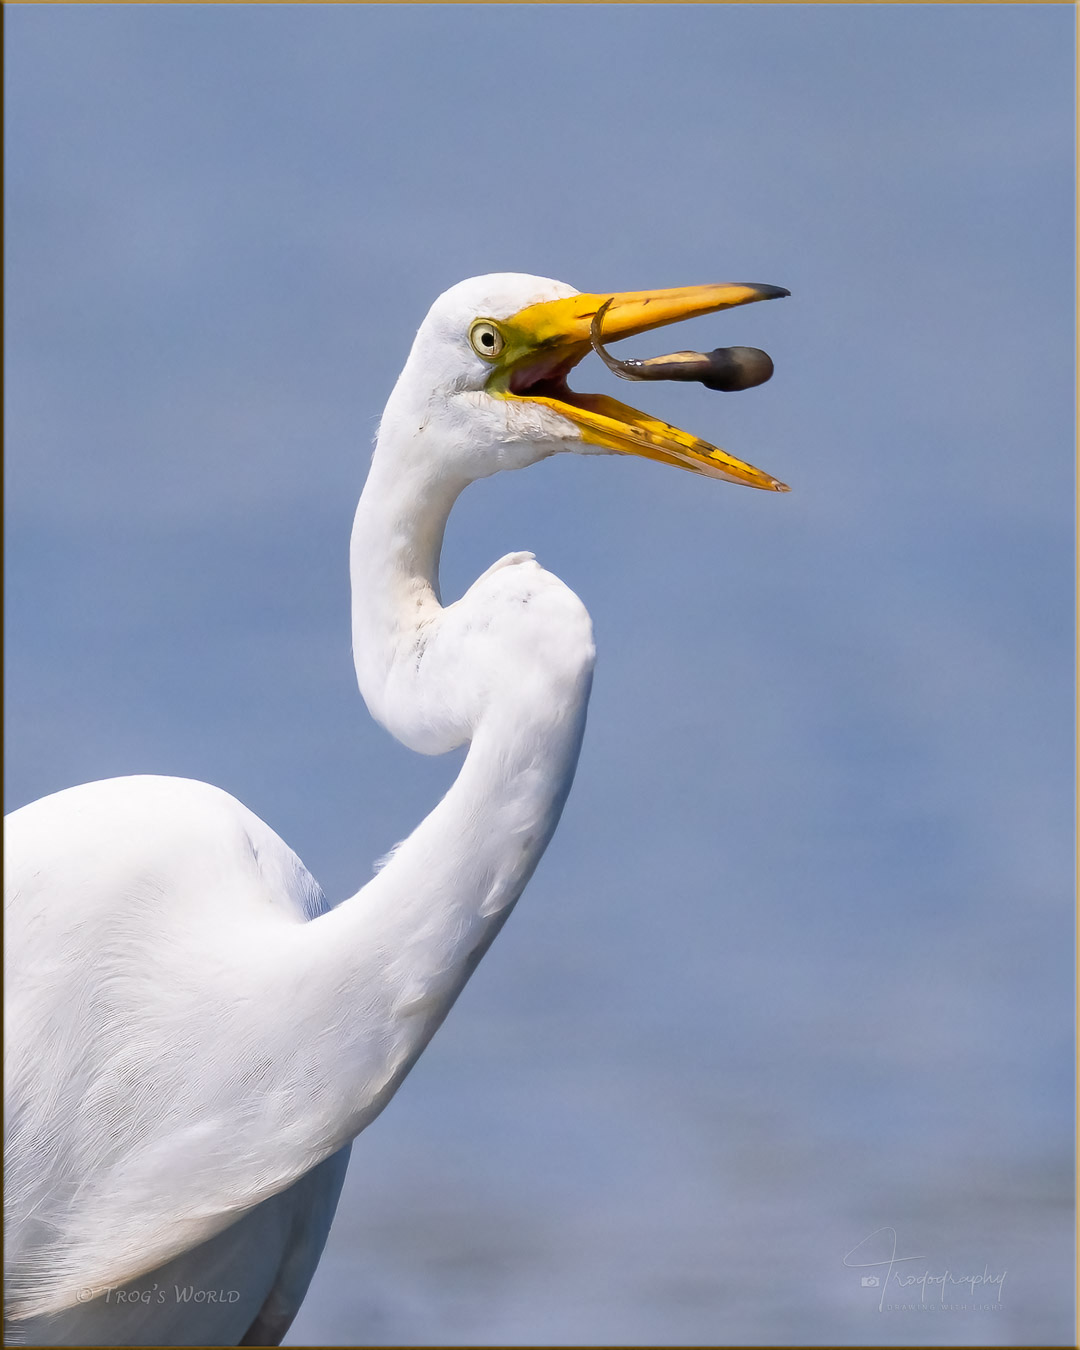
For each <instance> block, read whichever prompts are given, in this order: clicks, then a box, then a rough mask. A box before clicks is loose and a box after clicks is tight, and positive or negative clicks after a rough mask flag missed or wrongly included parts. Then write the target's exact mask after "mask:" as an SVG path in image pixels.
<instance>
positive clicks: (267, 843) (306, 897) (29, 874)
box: [5, 275, 783, 1344]
mask: <svg viewBox="0 0 1080 1350" xmlns="http://www.w3.org/2000/svg"><path fill="white" fill-rule="evenodd" d="M776 291H777V288H760V287H758V288H755V287H747V286H741V285H740V286H735V287H709V288H704V289H703V290H701V291H697V290H695V291H693V292H691V291H690V289H689V288H688V289H686V290H685V291H669V292H655V293H644V292H642V293H633V294H630V295H628V296H626V297H623V301H622V309H621V310H617V309H616V308H612V309H611V314H613V315H616V316H618V314H620V313H621V314H622V316H623V317H622V318H621V319H618V318H616V322H621V323H622V325H623V331H625V332H627V333H629V332H632V331H640V330H642V329H643V328H645V327H655V326H656V325H657V323H659V322H670V321H672V318H673V317H679V315H680V314H681V313H682V312H683V311H686V312H690V309H689V307H690V305H691V303H693V304H694V305H696V308H694V309H693V311H692V312H694V313H700V312H705V311H706V310H708V309H715V308H723V307H727V306H728V305H730V304H737V303H738V304H741V303H746V301H747V300H748V299H757V298H768V295H767V292H769V293H771V292H776ZM777 293H779V292H777ZM643 296H644V297H645V298H644V299H642V297H643ZM617 299H618V298H617ZM654 300H655V304H653V301H654ZM598 303H599V302H598V301H597V299H596V297H590V296H579V295H578V293H577V292H576V291H574V290H573V289H572V288H571V287H568V286H564V285H562V284H561V283H558V282H552V281H546V280H543V279H540V278H535V277H523V276H517V275H506V276H495V277H485V278H479V279H477V280H474V281H472V282H466V283H462V284H461V285H460V286H457V287H454V288H453V289H452V290H450V291H448V292H447V293H446V294H445V295H444V296H442V297H441V298H440V299H439V300H438V301H437V302H436V304H435V305H434V306H433V308H432V310H431V312H430V314H429V315H428V317H427V319H426V320H425V322H424V324H423V325H422V326H421V328H420V331H419V333H418V334H417V338H416V342H415V344H414V346H413V349H412V352H411V354H410V356H409V360H408V362H407V364H406V366H405V369H404V371H403V372H402V375H401V377H400V379H399V381H398V384H397V386H396V387H395V390H394V392H393V394H392V396H391V398H390V402H389V403H388V405H387V409H386V412H385V414H384V417H383V421H382V425H381V427H380V431H379V437H378V443H377V447H376V451H375V455H374V459H373V462H372V467H371V472H370V475H369V477H368V481H367V484H366V485H365V488H364V492H363V495H362V497H361V500H360V503H359V506H358V508H357V514H356V524H355V527H354V531H353V540H352V556H351V568H352V581H353V636H354V656H355V661H356V672H357V678H358V680H359V684H360V689H361V692H362V693H363V695H364V698H365V700H366V702H367V704H368V707H369V709H370V711H371V712H372V714H373V715H374V716H375V717H376V718H377V719H378V720H379V721H380V722H381V723H382V724H383V725H384V726H386V727H387V728H388V729H389V730H390V731H391V732H392V733H393V734H394V735H395V736H397V737H398V738H399V739H400V740H402V741H403V742H404V743H405V744H406V745H409V746H411V747H413V748H414V749H416V750H419V751H422V752H424V753H428V754H437V753H441V752H442V751H445V750H448V749H451V748H452V747H454V746H457V745H461V744H462V743H465V742H468V743H469V746H470V748H469V752H468V755H467V757H466V759H465V763H464V765H463V767H462V769H461V772H460V774H459V775H458V778H457V780H456V781H455V783H454V785H453V787H452V788H451V789H450V791H449V792H448V793H447V795H446V797H445V798H444V799H443V800H442V801H441V802H440V803H439V805H438V806H436V808H435V809H434V810H433V811H432V812H431V814H430V815H429V816H428V817H427V818H426V819H425V820H424V821H423V822H422V823H421V824H420V825H419V826H418V827H417V829H416V830H415V831H414V832H413V833H412V834H411V835H410V836H409V838H408V839H407V840H405V841H404V842H403V843H402V844H400V845H399V846H398V847H397V848H396V849H395V850H394V851H393V853H392V855H391V856H390V858H389V860H388V861H387V862H386V864H385V865H384V866H383V868H382V870H381V871H379V872H378V873H377V874H376V875H375V876H374V877H373V878H372V879H371V880H370V881H368V882H367V884H366V885H364V886H363V887H362V888H361V889H360V890H359V891H358V892H357V893H356V894H355V895H353V896H352V897H351V898H349V899H346V900H344V901H342V903H340V904H339V905H337V906H336V907H335V908H333V909H330V908H328V906H327V904H326V902H325V900H324V897H323V895H322V892H321V891H320V889H319V887H318V885H317V884H316V883H315V881H314V880H313V879H312V877H311V876H310V874H309V873H308V872H307V870H306V869H305V868H304V866H303V864H302V863H301V862H300V860H299V859H298V858H297V857H296V855H295V854H294V853H293V852H292V851H291V850H290V849H289V848H288V847H287V846H286V845H285V844H284V843H283V842H282V840H281V839H280V838H278V836H277V835H276V834H275V833H274V832H273V831H272V830H271V829H270V828H269V827H268V826H267V825H265V824H264V823H263V822H262V821H261V820H260V819H259V818H258V817H257V816H255V815H253V814H252V813H251V812H250V811H248V810H247V809H246V808H245V807H244V806H242V805H241V804H240V803H239V802H237V801H236V800H234V799H233V798H232V797H230V796H229V795H228V794H227V793H224V792H221V791H220V790H218V789H217V788H213V787H209V786H207V785H205V784H202V783H195V782H189V781H187V780H179V779H171V778H151V777H143V778H120V779H113V780H109V781H106V782H100V783H91V784H87V785H85V786H83V787H77V788H71V789H69V790H67V791H64V792H58V793H56V794H55V795H53V796H50V797H46V798H43V799H42V800H40V801H37V802H34V803H32V804H31V805H29V806H26V807H23V808H22V809H21V810H18V811H15V812H14V813H13V814H12V815H11V816H10V817H8V819H7V822H6V856H5V863H6V867H5V873H6V875H5V918H6V967H5V971H6V979H5V986H6V1000H7V1002H6V1027H5V1032H6V1058H5V1084H6V1108H7V1126H6V1128H7V1137H6V1188H5V1223H6V1252H5V1257H6V1266H5V1300H6V1309H7V1313H8V1316H9V1318H10V1319H11V1325H10V1330H9V1339H10V1340H12V1341H14V1340H17V1339H22V1340H25V1341H28V1342H31V1343H36V1344H41V1343H54V1344H79V1343H84V1344H85V1343H91V1344H95V1343H96V1344H101V1343H106V1344H108V1343H111V1344H134V1343H142V1344H201V1343H218V1344H225V1343H233V1344H235V1343H237V1342H239V1341H243V1340H247V1341H249V1342H250V1343H256V1344H268V1343H276V1342H277V1341H278V1340H279V1339H280V1337H281V1336H282V1335H283V1334H284V1332H285V1330H286V1329H287V1327H288V1325H289V1322H290V1321H291V1319H292V1316H293V1315H294V1313H295V1311H296V1309H297V1308H298V1306H299V1303H300V1301H301V1299H302V1298H303V1295H304V1292H305V1290H306V1288H307V1285H308V1282H309V1280H310V1278H311V1275H312V1273H313V1271H314V1269H315V1265H316V1263H317V1261H318V1258H319V1254H320V1252H321V1250H322V1246H323V1243H324V1241H325V1239H326V1235H327V1231H328V1229H329V1225H330V1221H331V1219H332V1216H333V1211H334V1206H335V1204H336V1202H337V1197H338V1193H339V1191H340V1188H341V1184H342V1180H343V1177H344V1171H345V1165H346V1161H347V1156H348V1147H349V1143H350V1141H351V1140H352V1139H353V1138H354V1137H355V1136H356V1135H357V1134H358V1133H359V1132H360V1131H361V1130H362V1129H363V1128H364V1126H365V1125H367V1124H368V1123H369V1121H371V1120H372V1119H373V1118H374V1117H375V1116H376V1115H377V1114H378V1113H379V1111H381V1110H382V1108H383V1106H385V1105H386V1103H387V1101H388V1100H389V1099H390V1097H391V1096H392V1095H393V1093H394V1091H395V1089H396V1088H397V1086H398V1084H399V1083H400V1082H401V1080H402V1079H403V1078H404V1076H405V1075H406V1074H407V1073H408V1071H409V1069H410V1067H411V1066H412V1064H413V1063H414V1062H415V1060H416V1058H417V1056H418V1055H419V1054H420V1053H421V1051H422V1050H423V1049H424V1047H425V1046H426V1045H427V1043H428V1041H429V1040H430V1038H431V1036H432V1035H433V1034H434V1032H435V1030H436V1029H437V1028H438V1026H439V1024H440V1023H441V1022H442V1019H443V1018H444V1017H445V1016H446V1013H447V1012H448V1010H449V1008H450V1007H451V1005H452V1004H453V1002H454V999H455V998H456V997H457V995H458V993H459V992H460V990H461V988H462V986H463V985H464V983H465V981H466V980H467V979H468V977H469V975H470V974H471V972H472V971H473V969H474V968H475V966H476V963H477V962H478V961H479V959H480V958H481V956H482V955H483V953H484V952H485V951H486V949H487V947H488V945H489V943H490V942H491V940H492V939H493V937H494V936H495V934H496V933H497V931H498V929H499V927H500V926H501V924H502V923H503V921H504V920H505V918H506V916H507V914H508V913H509V911H510V909H511V907H512V906H513V904H514V903H515V901H516V900H517V898H518V896H519V895H520V894H521V891H522V889H523V888H524V886H525V884H526V882H527V881H528V879H529V877H530V876H531V874H532V872H533V869H534V868H535V866H536V864H537V862H538V860H539V858H540V856H541V854H542V853H543V850H544V848H545V847H546V845H547V842H548V840H549V839H550V837H551V834H552V831H553V830H554V828H555V825H556V823H557V821H558V818H559V814H560V812H561V810H562V807H563V803H564V801H565V799H566V794H567V792H568V791H569V788H570V783H571V781H572V778H573V774H574V769H575V766H576V763H577V757H578V751H579V748H580V744H581V737H582V733H583V730H584V724H585V711H586V705H587V702H588V695H589V687H590V681H591V674H592V666H593V660H594V650H593V643H592V632H591V625H590V622H589V617H588V614H587V613H586V611H585V609H584V607H583V606H582V604H581V602H580V601H579V600H578V599H577V597H576V596H575V595H573V593H572V592H571V591H569V590H568V589H567V588H566V587H565V586H564V585H563V584H562V582H560V581H559V580H558V579H557V578H556V577H554V576H552V575H551V574H550V573H547V572H545V571H544V570H543V569H542V568H540V566H539V565H538V564H537V563H536V561H535V560H534V559H533V558H532V555H531V554H527V553H517V554H511V555H508V556H507V557H505V558H503V559H502V560H501V561H500V562H498V563H496V564H495V565H494V566H493V567H491V568H489V569H488V571H487V572H485V573H484V575H483V576H481V577H480V578H479V579H478V580H477V581H476V582H475V583H474V584H473V585H472V586H471V587H470V589H469V590H468V592H467V593H466V594H465V595H464V596H463V597H462V598H461V599H460V600H459V601H457V602H456V603H454V604H452V605H449V606H446V607H444V606H443V605H442V602H441V599H440V595H439V589H438V564H439V553H440V549H441V546H442V539H443V531H444V527H445V524H446V519H447V516H448V515H449V512H450V510H451V507H452V506H453V504H454V501H455V500H456V498H457V496H458V494H459V493H460V492H461V490H462V489H463V488H464V487H465V486H466V485H467V484H468V483H469V482H471V481H473V480H474V479H476V478H478V477H481V476H483V475H485V474H490V473H493V472H495V471H496V470H498V469H504V468H519V467H522V466H524V465H527V464H531V463H533V462H534V461H536V460H538V459H542V458H544V457H545V456H547V455H550V454H553V453H556V452H558V451H560V450H575V451H579V452H582V451H585V450H590V451H591V452H593V453H596V452H597V447H600V449H599V452H600V453H606V452H609V449H608V450H606V449H605V448H604V447H614V448H615V449H618V450H623V451H625V452H628V453H644V454H647V455H649V456H650V457H652V458H660V459H662V460H665V462H670V463H680V464H682V463H684V462H685V463H687V466H688V467H695V466H696V467H697V468H698V471H700V472H704V473H707V474H709V475H711V476H714V477H729V478H730V477H732V476H733V474H734V475H735V476H736V477H737V481H741V479H739V477H738V475H742V476H743V477H745V478H746V481H752V482H754V485H756V486H761V485H762V484H765V485H771V486H772V487H773V489H774V490H781V489H782V487H783V485H782V484H777V483H776V480H773V479H771V478H769V477H768V476H767V475H762V474H760V472H759V471H757V470H753V469H751V468H750V467H749V466H744V465H741V462H740V461H735V460H732V459H730V457H726V456H724V452H721V451H717V450H715V449H714V448H711V447H709V446H707V445H706V444H705V443H704V442H700V441H697V440H696V439H695V438H692V437H688V436H687V435H686V434H685V433H681V432H678V431H677V430H676V429H674V428H666V429H665V428H664V427H663V424H652V423H650V424H648V426H647V427H646V428H645V429H644V430H642V429H641V428H642V426H645V423H644V421H643V418H644V415H641V414H637V413H635V412H634V410H633V409H627V408H625V407H623V405H618V404H614V403H613V402H611V401H610V400H608V401H607V402H606V403H604V404H603V405H602V406H601V405H600V404H599V403H595V402H594V404H592V405H588V406H586V405H585V404H583V403H581V402H580V400H579V402H578V403H576V404H575V403H574V402H573V398H574V397H575V396H573V395H571V394H570V393H569V391H567V390H566V389H565V385H564V384H560V383H559V381H560V380H561V379H562V375H563V374H564V373H565V370H567V369H569V367H570V365H572V364H573V362H574V361H576V360H579V359H580V357H581V355H583V354H584V351H585V350H587V347H588V343H587V341H584V340H583V339H582V333H583V332H584V333H586V334H587V333H588V323H589V321H590V315H591V314H593V313H595V311H596V308H597V304H598ZM651 304H652V305H653V307H652V308H649V306H650V305H651ZM661 313H662V314H663V316H665V317H662V318H657V315H658V314H661ZM477 316H482V320H483V321H482V322H479V321H478V320H477ZM503 324H505V330H503V329H502V328H500V325H503ZM560 324H561V325H562V326H563V329H565V334H564V337H565V341H563V343H562V346H560V345H559V340H560V339H559V334H560V332H561V331H562V330H561V329H560V328H559V326H558V325H560ZM552 332H554V333H555V337H554V338H553V337H552V336H551V333H552ZM485 334H486V336H487V340H488V342H489V343H492V342H493V341H494V339H493V334H499V335H500V336H499V337H498V342H497V343H495V345H494V347H493V349H492V350H491V351H490V352H486V351H485V349H484V348H483V347H482V346H481V345H480V342H481V337H482V336H484V335H485ZM523 334H524V337H523V336H522V335H523ZM504 337H505V341H504V340H503V338H504ZM534 339H535V341H533V340H534ZM530 342H532V343H533V345H532V346H530V345H529V344H530ZM515 343H516V344H517V346H515V345H514V344H515ZM470 344H472V345H470ZM503 347H505V350H506V363H505V365H506V369H505V372H503V371H502V369H501V368H500V366H499V362H498V351H500V350H502V348H503ZM521 352H524V355H521V354H520V353H521ZM504 373H505V379H506V381H509V382H510V383H509V384H507V383H506V382H505V381H504V383H502V384H500V383H498V381H499V380H500V379H502V378H503V374H504ZM514 381H517V383H516V384H515V383H514ZM530 382H531V383H530ZM508 390H509V392H507V391H508ZM612 410H614V411H612ZM620 419H622V420H620ZM634 419H637V422H635V420H634ZM656 427H660V428H661V430H660V431H657V430H656ZM590 437H591V438H592V439H591V440H588V438H590ZM587 440H588V444H586V441H587ZM733 465H734V466H735V467H734V469H733V468H732V466H733ZM748 475H749V476H748ZM753 475H756V476H757V477H756V479H755V478H754V477H753ZM757 479H760V480H761V481H760V482H758V481H757ZM362 1337H363V1328H357V1329H356V1338H357V1339H358V1340H359V1339H362Z"/></svg>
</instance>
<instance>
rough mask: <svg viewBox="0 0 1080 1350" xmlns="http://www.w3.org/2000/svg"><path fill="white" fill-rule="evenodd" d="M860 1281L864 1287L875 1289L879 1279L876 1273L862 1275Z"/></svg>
mask: <svg viewBox="0 0 1080 1350" xmlns="http://www.w3.org/2000/svg"><path fill="white" fill-rule="evenodd" d="M861 1283H862V1287H863V1288H864V1289H876V1288H877V1287H878V1285H879V1284H880V1283H881V1281H880V1280H879V1279H878V1277H877V1276H876V1275H864V1276H863V1277H862V1281H861Z"/></svg>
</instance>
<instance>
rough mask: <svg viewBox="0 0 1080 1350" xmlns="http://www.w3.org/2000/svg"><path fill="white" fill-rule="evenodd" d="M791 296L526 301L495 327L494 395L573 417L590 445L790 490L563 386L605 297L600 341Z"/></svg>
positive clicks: (628, 294) (742, 292) (756, 291)
mask: <svg viewBox="0 0 1080 1350" xmlns="http://www.w3.org/2000/svg"><path fill="white" fill-rule="evenodd" d="M788 294H790V292H789V291H785V290H784V289H783V288H782V287H780V286H758V285H752V284H740V283H733V284H728V285H719V286H681V287H677V288H675V289H672V290H662V291H625V292H623V293H622V294H615V295H572V296H568V297H567V298H566V299H564V300H549V301H547V302H546V303H544V304H539V305H530V306H528V308H527V309H522V310H519V311H518V313H517V314H515V315H514V316H513V317H512V318H510V319H507V320H506V321H505V322H503V323H501V324H500V325H499V327H500V329H501V331H502V333H503V338H504V341H505V348H504V351H503V353H502V360H501V362H500V366H501V369H502V372H504V375H503V378H501V379H500V380H499V381H498V384H499V386H500V387H499V388H498V392H499V393H501V394H502V395H503V396H504V397H506V398H520V399H528V400H529V401H530V402H533V403H542V404H544V405H545V406H546V407H549V408H552V409H553V410H554V411H555V412H557V413H559V414H560V415H561V416H562V417H565V418H567V419H568V420H569V421H571V422H573V423H574V425H575V426H576V427H577V428H578V430H579V431H580V433H581V437H582V439H583V440H585V441H587V442H589V443H590V444H592V445H601V446H604V447H605V448H606V449H609V450H616V451H618V452H620V453H621V454H628V455H642V456H644V457H645V458H646V459H655V460H659V461H660V462H661V463H662V464H674V465H677V466H678V467H679V468H683V469H690V470H691V471H692V472H694V473H701V474H705V475H707V476H708V477H709V478H723V479H726V480H727V481H728V482H730V483H746V484H747V485H748V486H750V487H756V488H764V489H765V490H766V491H769V492H788V491H790V489H789V488H788V487H787V485H786V484H785V483H781V482H779V481H778V480H777V479H775V478H773V477H772V476H771V475H769V474H767V473H763V472H762V471H761V470H760V469H755V468H754V467H753V465H751V464H745V463H743V461H742V460H741V459H736V458H735V457H734V456H733V455H729V454H727V453H726V451H724V450H720V449H718V448H717V447H716V446H715V445H710V444H709V443H708V442H707V441H703V440H700V439H699V438H698V437H697V436H691V435H690V433H689V432H686V431H680V430H679V428H678V427H673V426H669V425H668V423H667V422H661V421H659V419H657V418H655V417H650V416H649V414H648V413H643V412H638V410H637V409H636V408H630V407H628V406H627V405H626V404H625V403H619V402H618V400H616V399H613V398H608V397H607V396H606V395H604V394H577V393H574V392H573V391H572V390H571V389H569V388H568V387H567V385H566V376H567V374H568V373H569V372H570V370H571V369H572V368H573V367H574V366H576V365H577V363H578V362H579V361H580V360H581V359H582V357H584V356H585V355H586V353H587V352H589V351H590V350H591V342H590V328H591V325H592V321H593V318H594V317H595V315H596V312H597V310H599V309H600V307H601V305H603V304H604V302H605V301H610V304H609V305H608V307H607V309H606V311H605V313H604V318H603V334H604V341H605V342H611V341H613V340H615V339H617V338H624V337H633V336H634V334H636V333H647V332H648V331H649V330H650V329H651V328H661V327H663V326H664V325H665V324H669V323H676V322H677V321H678V320H679V319H693V318H696V317H697V316H698V315H701V314H712V313H713V312H714V311H716V310H719V309H730V308H732V306H734V305H748V304H751V303H752V302H753V301H755V300H774V299H777V298H778V297H780V296H783V295H788Z"/></svg>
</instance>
